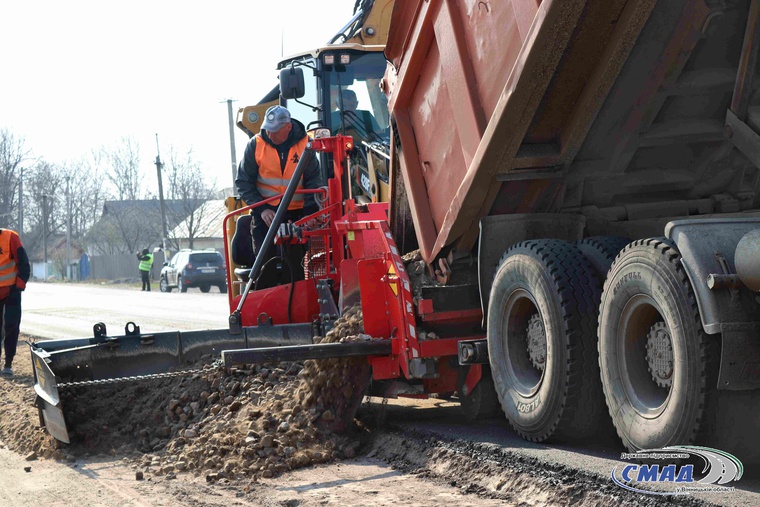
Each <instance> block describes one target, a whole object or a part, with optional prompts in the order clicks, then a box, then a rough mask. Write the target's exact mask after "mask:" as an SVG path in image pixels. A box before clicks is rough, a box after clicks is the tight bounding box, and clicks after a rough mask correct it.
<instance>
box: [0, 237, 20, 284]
mask: <svg viewBox="0 0 760 507" xmlns="http://www.w3.org/2000/svg"><path fill="white" fill-rule="evenodd" d="M14 234H16V233H15V232H13V231H11V230H8V229H3V230H2V232H0V287H8V286H10V285H16V276H17V275H18V266H17V265H16V261H15V260H14V259H12V258H11V236H13V235H14Z"/></svg>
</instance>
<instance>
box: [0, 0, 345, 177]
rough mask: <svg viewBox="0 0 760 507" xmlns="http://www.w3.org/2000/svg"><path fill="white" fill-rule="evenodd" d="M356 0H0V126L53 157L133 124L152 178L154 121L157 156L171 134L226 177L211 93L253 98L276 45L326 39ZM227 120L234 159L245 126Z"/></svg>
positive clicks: (225, 151)
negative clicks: (233, 135) (232, 135)
mask: <svg viewBox="0 0 760 507" xmlns="http://www.w3.org/2000/svg"><path fill="white" fill-rule="evenodd" d="M354 3H355V0H319V1H317V2H315V1H313V0H311V1H307V0H279V1H277V2H270V1H262V0H248V1H245V2H244V1H237V0H230V1H224V0H223V1H220V2H213V3H211V2H187V1H176V0H160V1H148V0H133V1H130V2H110V1H108V2H104V1H102V0H101V1H80V0H69V1H66V2H61V1H52V0H45V1H35V0H24V1H15V2H11V1H3V2H1V3H0V48H2V60H0V61H2V64H1V65H2V79H0V128H8V129H10V130H11V131H12V132H13V133H15V134H16V135H18V136H23V137H24V138H25V139H26V146H27V147H28V148H30V149H31V150H32V154H33V155H34V156H36V157H41V158H44V159H46V160H48V161H51V162H65V161H67V160H73V159H77V158H79V157H81V156H82V155H84V154H86V153H88V152H89V151H90V150H91V149H92V148H97V147H99V146H102V145H110V144H113V143H115V142H117V141H118V140H119V139H121V138H122V137H124V136H132V137H134V138H135V139H137V140H138V142H139V143H140V149H141V160H142V166H143V170H144V172H145V175H146V178H148V181H149V182H152V180H154V179H155V172H154V169H153V167H154V166H153V165H152V162H153V159H154V158H155V155H156V153H155V149H156V148H155V146H156V145H155V135H156V133H157V134H158V136H159V141H160V144H161V152H162V155H163V156H164V159H166V155H168V149H169V146H170V145H172V146H174V147H175V148H176V149H178V150H179V151H186V150H187V149H188V148H190V147H192V148H193V151H194V155H195V158H196V160H198V161H199V162H200V163H201V164H202V166H203V167H204V169H205V172H206V174H207V175H208V177H209V179H215V180H216V183H217V185H216V186H217V187H218V188H222V187H229V186H231V184H232V182H231V179H232V176H231V170H230V143H229V129H228V120H227V105H226V103H220V102H222V101H224V100H225V99H227V98H232V99H236V100H237V102H235V103H234V104H233V110H234V112H236V111H237V108H238V107H242V106H244V105H248V104H254V103H257V102H258V101H259V100H260V99H261V97H262V96H263V95H264V94H266V92H268V91H269V90H270V89H271V88H272V87H273V86H274V85H275V84H276V83H277V73H276V71H275V67H276V64H277V61H278V60H279V59H280V57H281V55H282V53H284V54H285V55H286V56H287V55H289V54H293V53H296V52H299V51H301V50H307V49H310V48H312V47H316V46H320V45H323V44H324V43H325V42H326V41H327V39H328V38H330V37H331V36H332V35H333V34H334V33H336V32H337V31H338V30H339V29H340V28H341V27H342V26H343V25H344V24H345V23H346V22H347V21H348V20H349V19H350V18H351V15H352V13H353V6H354ZM281 41H282V42H281ZM235 130H236V138H235V143H236V151H237V154H238V160H239V159H240V158H241V156H242V151H243V148H244V146H245V143H246V141H247V137H246V136H245V135H244V134H243V133H242V132H239V131H238V129H237V128H236V129H235ZM152 186H153V185H152V184H151V187H152Z"/></svg>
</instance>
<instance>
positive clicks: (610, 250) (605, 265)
mask: <svg viewBox="0 0 760 507" xmlns="http://www.w3.org/2000/svg"><path fill="white" fill-rule="evenodd" d="M630 242H631V240H630V239H628V238H623V237H620V236H592V237H590V238H583V239H582V240H580V241H578V242H577V243H576V245H577V246H578V248H580V250H581V252H583V256H584V257H586V260H588V261H589V262H590V263H591V267H593V268H594V272H595V273H596V274H597V276H598V278H599V282H600V283H604V279H605V278H607V272H608V271H609V270H610V266H612V262H613V261H614V260H615V257H617V254H619V253H620V251H621V250H622V249H623V248H625V246H626V245H627V244H628V243H630Z"/></svg>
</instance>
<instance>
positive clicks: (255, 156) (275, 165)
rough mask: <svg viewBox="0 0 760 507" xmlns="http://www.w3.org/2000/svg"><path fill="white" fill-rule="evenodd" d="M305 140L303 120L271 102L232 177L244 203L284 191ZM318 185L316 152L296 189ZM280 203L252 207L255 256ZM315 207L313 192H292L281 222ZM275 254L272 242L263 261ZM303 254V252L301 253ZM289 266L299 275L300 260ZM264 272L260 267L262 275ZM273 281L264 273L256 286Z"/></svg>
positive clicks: (295, 253)
mask: <svg viewBox="0 0 760 507" xmlns="http://www.w3.org/2000/svg"><path fill="white" fill-rule="evenodd" d="M308 141H309V140H308V137H307V136H306V128H305V127H304V125H303V123H301V122H300V121H298V120H295V119H293V118H291V116H290V111H288V110H287V109H286V108H284V107H282V106H272V107H270V108H269V109H267V112H266V115H265V116H264V123H263V124H262V125H261V132H259V133H258V134H256V135H255V136H253V137H252V138H251V140H250V141H249V142H248V145H247V146H246V147H245V154H244V156H243V160H241V161H240V165H239V166H238V172H237V178H236V179H235V184H236V185H237V189H238V192H239V194H240V197H242V198H243V200H244V201H245V203H246V204H247V205H251V204H256V203H257V202H261V201H263V200H264V199H267V198H270V197H274V196H276V195H279V194H282V193H284V192H285V189H286V188H287V186H288V183H289V182H290V179H291V178H292V177H293V174H294V172H295V170H296V167H297V166H298V162H299V160H300V159H301V155H302V154H303V152H304V149H306V144H307V143H308ZM320 186H322V177H321V175H320V173H319V162H318V161H317V157H316V156H315V157H312V159H311V161H310V162H309V165H308V166H307V167H306V168H305V170H304V173H303V176H302V178H301V181H300V182H299V184H298V190H302V189H316V188H319V187H320ZM279 204H280V200H279V199H276V200H274V201H272V202H270V203H267V204H262V205H260V206H258V207H255V208H253V209H252V210H251V215H253V220H252V221H251V236H253V247H254V253H255V254H256V256H258V255H260V254H261V246H262V244H263V243H264V238H265V237H266V235H267V231H268V230H269V226H270V225H271V224H272V220H274V216H275V212H276V210H277V206H278V205H279ZM317 211H319V205H318V204H317V202H316V199H315V198H314V194H295V195H294V196H293V199H292V201H291V202H290V205H289V206H288V209H287V212H286V213H285V216H284V218H283V223H286V222H288V221H291V222H295V221H297V220H299V219H301V218H303V217H304V216H307V215H311V214H312V213H316V212H317ZM291 250H296V249H291ZM275 254H276V249H275V246H274V245H272V246H271V247H270V248H269V250H268V251H267V252H265V253H264V254H263V255H265V256H266V258H265V259H264V261H267V260H269V259H271V258H272V257H274V256H275ZM302 256H303V253H301V257H302ZM293 258H294V259H296V258H297V252H294V257H293ZM291 264H292V263H291ZM291 267H292V268H293V269H295V270H296V273H294V275H295V279H302V278H303V272H302V271H301V272H300V276H299V273H298V268H299V267H300V261H299V265H296V266H291ZM264 276H265V275H264V272H263V271H262V277H264ZM272 285H275V282H274V281H273V280H272V279H271V277H265V278H264V279H263V280H261V283H259V284H258V285H257V288H259V289H261V288H264V287H271V286H272Z"/></svg>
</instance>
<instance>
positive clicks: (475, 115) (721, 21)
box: [386, 0, 758, 261]
mask: <svg viewBox="0 0 760 507" xmlns="http://www.w3.org/2000/svg"><path fill="white" fill-rule="evenodd" d="M753 9H754V8H753ZM754 10H756V9H754ZM749 11H750V1H749V0H738V1H729V2H713V1H709V0H659V1H657V0H586V1H584V0H543V1H541V0H500V1H494V0H491V1H479V2H476V1H457V0H409V1H405V2H397V3H396V6H395V8H394V12H393V18H392V23H391V25H392V29H391V33H390V36H389V39H388V45H387V48H386V56H387V57H388V59H389V61H390V62H391V66H392V69H391V70H389V74H388V77H387V82H386V85H387V88H386V89H387V91H388V96H389V108H390V111H391V114H392V116H393V118H394V120H395V132H396V134H397V136H398V140H399V144H398V145H397V148H396V154H397V158H398V162H399V163H398V165H397V167H398V168H397V172H396V173H394V174H396V177H397V178H398V177H399V176H400V177H402V178H403V182H404V185H403V186H404V190H405V192H406V194H407V198H408V201H409V208H410V213H411V215H412V218H413V220H414V224H415V230H416V234H417V239H418V242H419V246H420V249H421V252H422V254H423V257H424V258H425V259H426V260H428V261H430V260H432V259H433V258H434V257H435V256H436V255H437V254H438V253H439V252H440V251H441V249H442V248H443V247H444V246H446V245H449V244H451V243H454V242H458V244H459V246H461V247H462V248H470V247H472V245H473V244H474V242H475V239H476V237H477V234H478V227H477V223H478V220H479V219H480V218H482V217H483V216H486V215H489V214H492V215H493V214H508V213H581V214H584V215H585V216H586V223H587V230H588V232H589V234H594V228H595V227H596V228H599V229H600V230H602V232H603V233H606V234H609V233H610V232H611V231H614V229H615V223H617V222H621V221H625V222H628V225H627V230H628V231H630V230H631V229H630V227H631V225H632V224H633V222H636V223H640V225H641V227H640V230H641V232H642V234H652V233H651V232H649V231H650V228H649V227H648V224H649V223H651V222H657V230H659V233H658V232H656V231H655V232H654V235H661V231H662V223H661V220H659V219H661V218H665V217H676V216H689V215H695V214H700V215H706V214H712V213H725V212H732V211H741V210H745V209H751V208H756V207H757V205H758V198H757V194H758V191H757V187H758V182H757V180H758V170H757V168H756V167H755V166H754V165H753V164H752V163H751V162H750V160H749V158H748V157H746V156H743V155H741V154H740V153H739V151H738V150H736V149H735V146H734V144H732V143H731V142H730V141H729V140H728V139H727V137H726V131H727V130H726V128H725V125H726V122H727V121H728V119H727V117H726V111H727V110H729V109H731V110H733V111H734V113H736V115H737V116H738V117H739V118H740V119H743V120H745V121H746V122H747V123H748V124H750V125H753V124H757V123H758V122H757V121H756V120H755V119H754V116H755V115H754V114H753V113H754V111H755V108H753V107H748V105H749V97H750V95H751V93H750V92H751V85H749V83H750V82H751V80H750V79H749V78H750V77H752V76H753V75H754V73H755V69H754V68H747V65H745V64H743V62H741V61H740V59H741V58H740V57H741V54H742V44H743V41H744V38H745V27H746V26H747V19H748V16H754V18H753V19H756V18H757V16H756V12H755V13H750V12H749ZM749 43H752V41H750V42H749ZM745 63H746V62H745ZM732 100H733V101H734V102H733V103H732ZM753 122H754V123H753ZM394 213H395V211H394ZM634 227H635V226H634ZM652 230H653V231H654V228H652ZM629 235H630V233H629Z"/></svg>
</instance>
